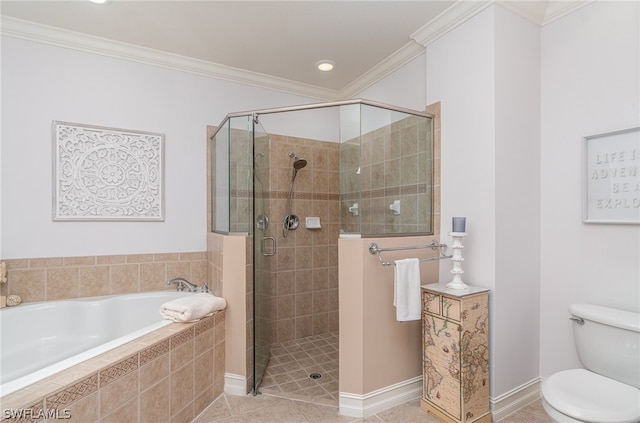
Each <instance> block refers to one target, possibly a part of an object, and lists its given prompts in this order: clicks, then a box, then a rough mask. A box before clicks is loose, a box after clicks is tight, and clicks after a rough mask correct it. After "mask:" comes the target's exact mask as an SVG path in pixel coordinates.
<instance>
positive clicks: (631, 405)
mask: <svg viewBox="0 0 640 423" xmlns="http://www.w3.org/2000/svg"><path fill="white" fill-rule="evenodd" d="M542 395H543V396H544V399H545V400H546V401H547V403H549V405H551V406H552V407H553V408H555V409H556V410H558V411H560V412H561V413H563V414H566V415H567V416H569V417H572V418H575V419H577V420H581V421H585V422H594V423H626V422H638V421H640V389H637V388H635V387H633V386H630V385H626V384H624V383H621V382H618V381H616V380H613V379H609V378H607V377H604V376H600V375H598V374H596V373H592V372H589V371H587V370H584V369H572V370H564V371H561V372H558V373H555V374H553V375H551V376H550V377H549V378H547V379H546V380H545V381H544V383H543V384H542Z"/></svg>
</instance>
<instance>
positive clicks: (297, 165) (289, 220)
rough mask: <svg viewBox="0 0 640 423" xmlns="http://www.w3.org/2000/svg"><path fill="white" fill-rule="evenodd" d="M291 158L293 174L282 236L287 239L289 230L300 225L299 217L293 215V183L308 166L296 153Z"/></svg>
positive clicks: (291, 154)
mask: <svg viewBox="0 0 640 423" xmlns="http://www.w3.org/2000/svg"><path fill="white" fill-rule="evenodd" d="M289 157H291V158H292V159H293V173H292V174H291V186H290V187H289V196H288V198H287V215H286V216H285V217H284V222H283V227H282V236H284V237H285V238H286V237H287V234H288V232H289V230H293V229H296V228H297V227H298V225H299V223H300V221H299V219H298V216H296V215H295V214H292V213H291V200H292V197H293V181H295V180H296V175H297V174H298V171H299V170H300V169H302V168H304V167H305V166H306V165H307V161H306V160H305V159H303V158H302V157H298V156H296V154H295V153H294V152H290V153H289Z"/></svg>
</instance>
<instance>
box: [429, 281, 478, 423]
mask: <svg viewBox="0 0 640 423" xmlns="http://www.w3.org/2000/svg"><path fill="white" fill-rule="evenodd" d="M422 335H423V337H422V339H423V356H422V359H423V389H422V400H421V403H420V405H421V407H422V409H423V410H425V411H427V412H429V413H431V414H433V415H435V416H436V417H438V418H439V419H440V420H442V421H443V422H447V423H453V422H456V423H471V422H477V423H491V412H490V409H489V290H488V289H486V288H478V287H469V288H468V289H464V290H455V289H449V288H447V287H446V286H445V285H440V284H431V285H423V286H422Z"/></svg>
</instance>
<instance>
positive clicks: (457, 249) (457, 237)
mask: <svg viewBox="0 0 640 423" xmlns="http://www.w3.org/2000/svg"><path fill="white" fill-rule="evenodd" d="M466 235H467V233H466V232H449V236H450V237H451V238H453V245H452V246H451V248H453V257H451V261H452V262H453V266H452V268H451V274H452V275H453V279H452V280H451V282H449V283H448V284H447V288H451V289H467V288H469V287H468V286H467V285H466V284H465V283H464V282H462V274H463V273H464V270H462V262H463V261H464V258H462V249H463V248H464V245H462V238H464V237H465V236H466Z"/></svg>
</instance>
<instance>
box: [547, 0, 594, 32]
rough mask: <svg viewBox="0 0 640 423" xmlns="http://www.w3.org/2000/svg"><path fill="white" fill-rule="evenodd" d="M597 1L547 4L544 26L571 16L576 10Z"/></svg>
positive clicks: (576, 0) (551, 2) (586, 0)
mask: <svg viewBox="0 0 640 423" xmlns="http://www.w3.org/2000/svg"><path fill="white" fill-rule="evenodd" d="M594 1H595V0H573V1H550V2H548V3H547V13H546V14H545V16H544V22H542V26H544V25H547V24H549V23H551V22H553V21H556V20H558V19H560V18H562V17H564V16H567V15H570V14H571V13H573V12H575V11H576V10H578V9H580V8H582V7H584V6H587V5H588V4H591V3H593V2H594Z"/></svg>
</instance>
